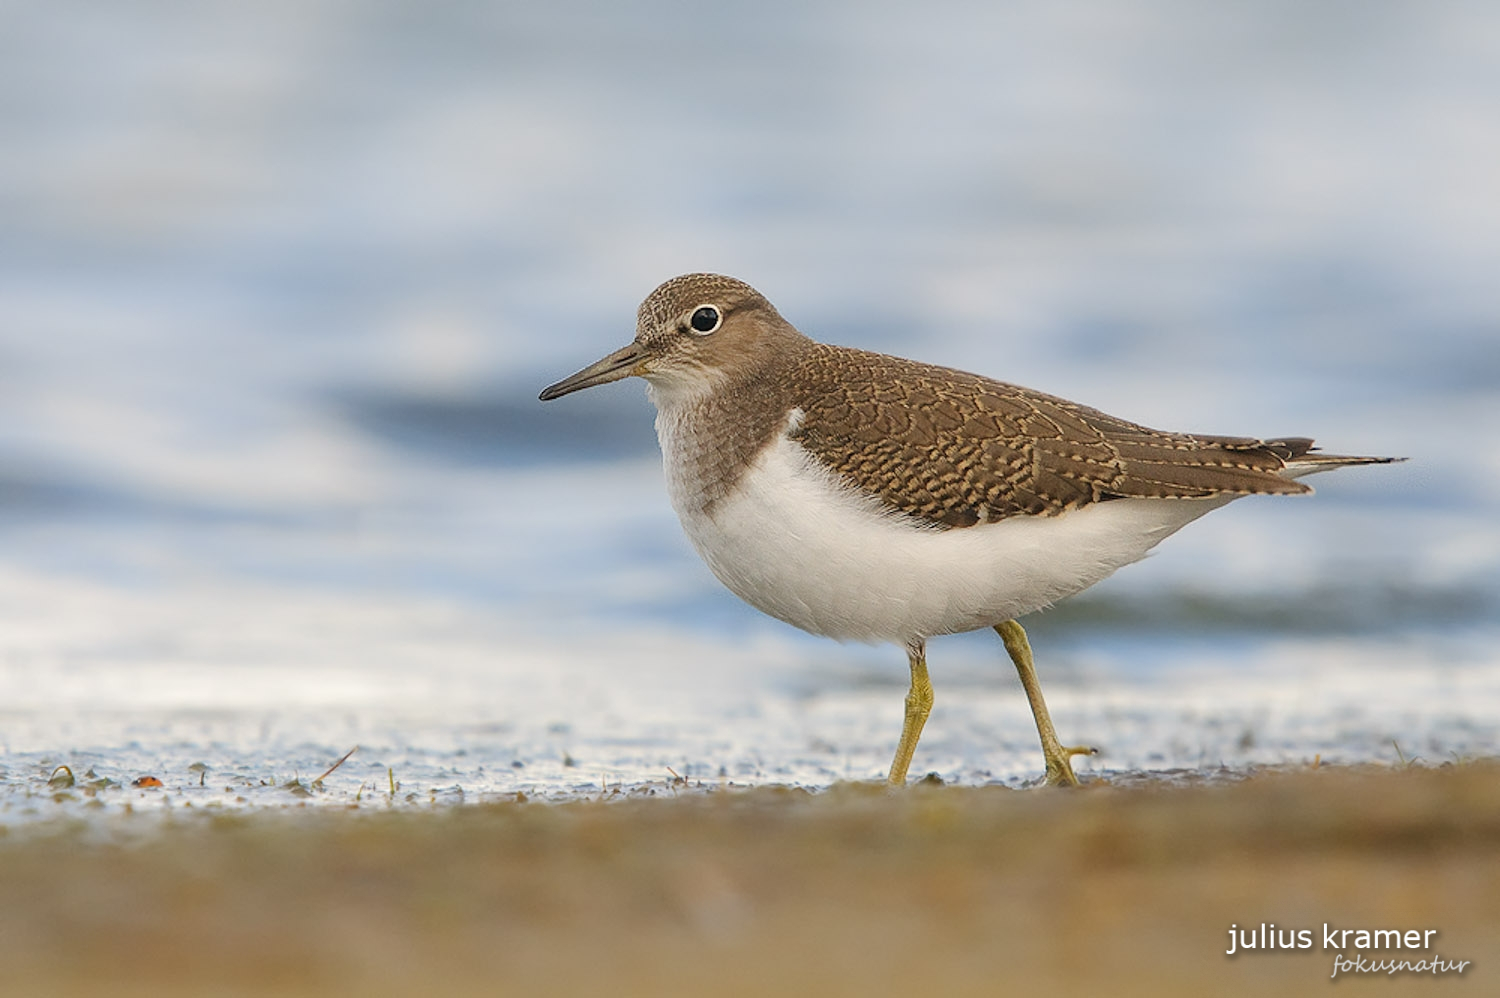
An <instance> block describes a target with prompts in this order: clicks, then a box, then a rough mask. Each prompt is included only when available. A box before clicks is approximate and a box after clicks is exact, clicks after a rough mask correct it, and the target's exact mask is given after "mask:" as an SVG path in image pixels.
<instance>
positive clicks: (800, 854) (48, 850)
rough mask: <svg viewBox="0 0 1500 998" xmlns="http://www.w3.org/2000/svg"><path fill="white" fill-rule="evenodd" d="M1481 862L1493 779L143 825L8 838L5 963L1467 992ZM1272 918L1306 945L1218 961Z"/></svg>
mask: <svg viewBox="0 0 1500 998" xmlns="http://www.w3.org/2000/svg"><path fill="white" fill-rule="evenodd" d="M169 789H170V788H168V790H169ZM163 792H164V793H165V792H167V791H163ZM1497 857H1500V765H1497V764H1496V763H1495V762H1494V761H1488V760H1487V761H1472V762H1463V763H1459V764H1447V765H1442V766H1437V767H1426V766H1408V767H1399V766H1398V767H1379V766H1363V767H1321V768H1305V767H1304V768H1296V769H1280V770H1255V771H1248V772H1247V771H1239V772H1225V771H1220V772H1207V771H1200V772H1178V773H1138V774H1135V775H1133V776H1132V775H1122V774H1116V775H1114V776H1113V777H1112V778H1111V781H1110V782H1109V783H1108V784H1107V785H1106V784H1103V783H1095V784H1093V785H1091V786H1089V787H1087V788H1085V789H1084V790H1082V791H1078V792H1061V791H1046V790H1030V791H1025V790H1022V791H1018V790H1012V789H1008V788H1004V787H980V788H960V787H951V786H938V785H917V786H914V787H912V788H910V789H908V790H906V791H902V792H895V793H892V792H888V791H886V790H885V789H884V788H881V787H878V786H875V785H871V784H840V785H837V786H835V787H833V788H831V789H829V790H828V791H825V792H821V793H810V792H807V791H805V790H798V789H788V788H776V787H762V788H758V789H743V788H737V787H734V786H731V785H727V784H713V783H692V782H688V781H681V782H677V783H662V784H656V785H645V784H642V785H636V786H634V787H629V788H621V789H619V790H616V791H613V792H610V793H606V794H603V795H601V798H600V799H598V800H578V801H573V802H570V803H563V804H555V803H540V802H536V801H535V800H529V801H510V802H496V803H489V804H482V805H475V806H464V807H445V806H441V805H438V806H433V805H428V804H412V803H403V802H402V799H401V798H400V797H399V796H397V797H396V798H394V799H391V798H389V797H388V796H386V795H376V794H371V795H367V796H365V797H364V798H363V799H362V800H361V802H360V803H359V806H357V807H350V808H347V809H332V808H317V807H311V808H306V809H302V808H297V807H290V808H284V809H257V810H252V811H238V812H231V811H216V810H215V809H212V808H203V807H198V808H183V807H180V806H179V807H176V808H168V807H165V806H162V807H157V808H149V807H147V806H145V805H141V806H137V807H134V808H132V809H130V810H129V811H127V812H126V813H124V814H122V815H117V816H115V817H114V818H113V819H112V820H111V821H110V822H97V821H94V822H90V821H80V820H73V819H63V820H57V821H42V822H34V823H30V824H27V825H23V826H18V827H13V828H11V829H10V830H9V831H7V832H5V833H4V834H3V836H0V898H4V899H5V903H4V904H3V905H0V966H4V967H5V968H6V970H5V972H4V974H5V978H6V980H7V982H8V983H7V985H6V986H5V988H4V989H3V990H4V993H6V994H16V995H93V994H103V993H108V994H112V995H241V994H244V995H250V994H278V995H322V994H361V995H396V994H445V995H470V994H473V995H481V994H482V995H503V994H534V995H548V994H622V995H658V994H727V995H739V994H743V995H755V994H833V995H836V994H905V993H921V994H942V995H971V994H972V995H993V994H1004V993H1026V992H1031V993H1036V994H1059V993H1076V994H1113V995H1178V994H1181V995H1204V994H1215V995H1241V994H1244V995H1251V994H1255V995H1259V994H1269V993H1276V994H1295V995H1301V994H1325V993H1327V989H1328V988H1329V987H1331V986H1333V987H1337V988H1338V993H1340V994H1365V993H1371V994H1374V993H1379V994H1414V993H1419V992H1420V993H1423V994H1427V993H1432V992H1433V991H1434V990H1435V989H1440V988H1447V989H1463V990H1464V993H1467V994H1479V993H1485V992H1488V991H1489V990H1490V989H1491V988H1492V987H1493V983H1494V978H1493V975H1494V974H1495V973H1496V972H1497V966H1500V964H1497V961H1496V958H1497V956H1500V942H1497V940H1500V858H1497ZM1262 923H1265V924H1266V925H1267V926H1268V927H1269V926H1271V925H1273V924H1274V926H1275V927H1276V928H1277V929H1279V930H1280V931H1281V932H1282V933H1288V932H1290V931H1292V930H1304V929H1305V930H1308V932H1307V935H1306V936H1305V937H1304V938H1305V939H1306V941H1307V943H1308V945H1307V946H1306V947H1305V948H1292V949H1289V950H1282V949H1275V950H1264V949H1255V950H1249V951H1246V950H1243V949H1241V951H1240V952H1239V953H1238V954H1237V955H1234V956H1229V955H1226V950H1227V949H1228V948H1229V945H1230V935H1229V933H1230V929H1231V927H1238V928H1241V929H1249V930H1254V931H1257V932H1258V930H1259V929H1260V927H1261V925H1262ZM1325 927H1331V928H1332V929H1334V930H1339V931H1341V930H1343V929H1356V930H1357V929H1366V930H1376V929H1385V930H1389V929H1399V930H1401V931H1402V932H1408V931H1410V930H1419V931H1426V930H1436V934H1435V935H1431V936H1427V937H1425V938H1426V939H1427V941H1428V942H1430V944H1431V945H1430V946H1429V947H1428V948H1425V949H1424V948H1420V947H1418V948H1416V949H1403V950H1378V951H1377V950H1369V949H1366V950H1363V951H1362V956H1363V958H1364V959H1365V960H1366V961H1367V963H1366V966H1368V965H1369V961H1371V960H1379V959H1387V958H1390V957H1395V958H1398V959H1406V960H1410V961H1414V962H1415V961H1430V960H1431V959H1432V958H1434V957H1438V958H1440V959H1442V960H1444V961H1447V962H1448V964H1449V966H1456V965H1457V964H1458V963H1459V962H1461V961H1466V962H1467V963H1466V965H1465V966H1464V968H1463V969H1462V970H1461V971H1458V970H1456V969H1449V970H1447V971H1446V972H1443V973H1440V974H1436V975H1434V974H1433V973H1431V972H1430V971H1427V972H1403V973H1399V974H1396V975H1388V974H1386V973H1371V972H1368V971H1366V972H1365V973H1356V972H1348V971H1346V972H1345V973H1342V974H1340V975H1339V979H1338V980H1337V981H1331V980H1330V978H1331V976H1332V974H1333V971H1334V966H1335V958H1336V957H1337V956H1339V955H1340V954H1342V955H1343V956H1344V957H1346V958H1347V957H1353V956H1355V947H1354V946H1353V945H1352V943H1353V942H1355V939H1354V937H1353V936H1352V935H1351V936H1349V937H1346V938H1345V940H1344V941H1346V942H1349V943H1350V944H1351V945H1349V946H1348V948H1347V949H1343V948H1337V947H1335V948H1327V947H1326V946H1325V942H1326V940H1325V936H1324V933H1325ZM1286 938H1287V939H1288V940H1289V941H1292V940H1294V939H1295V938H1296V937H1294V936H1287V937H1286ZM1294 945H1295V944H1294ZM1486 981H1488V982H1489V983H1485V982H1486Z"/></svg>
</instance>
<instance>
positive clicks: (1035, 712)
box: [913, 620, 1099, 787]
mask: <svg viewBox="0 0 1500 998" xmlns="http://www.w3.org/2000/svg"><path fill="white" fill-rule="evenodd" d="M995 633H996V634H999V635H1000V640H1001V641H1004V642H1005V650H1006V651H1007V652H1009V653H1010V660H1011V661H1012V662H1014V663H1016V671H1017V672H1019V673H1020V674H1021V686H1022V687H1024V688H1025V690H1026V699H1027V700H1030V701H1031V714H1032V716H1033V717H1035V718H1036V733H1037V734H1038V735H1040V736H1041V739H1042V757H1043V758H1044V759H1046V760H1047V784H1048V786H1054V787H1076V786H1078V777H1076V776H1074V775H1073V761H1072V760H1073V756H1075V755H1094V754H1096V753H1097V752H1098V751H1099V750H1098V749H1095V748H1090V747H1089V746H1087V745H1080V746H1074V747H1070V746H1066V745H1064V744H1063V743H1062V742H1060V741H1058V740H1057V729H1056V728H1054V727H1052V715H1051V714H1049V713H1047V701H1046V700H1044V699H1042V684H1041V682H1039V681H1038V680H1037V678H1036V663H1035V662H1034V661H1033V660H1032V657H1031V642H1029V641H1027V640H1026V631H1025V630H1024V629H1023V628H1022V627H1021V625H1020V624H1019V623H1017V622H1016V621H1014V620H1007V621H1006V622H1005V623H1003V624H996V625H995ZM913 669H915V667H913ZM913 675H915V671H914V672H913Z"/></svg>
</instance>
